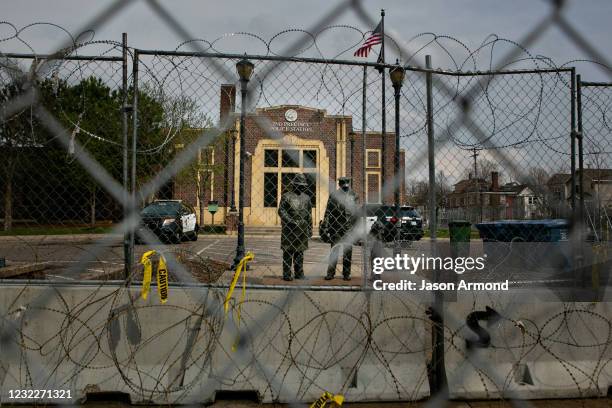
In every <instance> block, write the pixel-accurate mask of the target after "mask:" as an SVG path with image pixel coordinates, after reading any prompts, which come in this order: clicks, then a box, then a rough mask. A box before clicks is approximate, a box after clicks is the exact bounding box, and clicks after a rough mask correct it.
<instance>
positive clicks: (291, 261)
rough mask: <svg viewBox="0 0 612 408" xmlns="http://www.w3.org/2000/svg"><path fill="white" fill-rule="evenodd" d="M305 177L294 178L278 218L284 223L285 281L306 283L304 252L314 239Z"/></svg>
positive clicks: (280, 206) (282, 241)
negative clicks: (293, 274) (298, 280)
mask: <svg viewBox="0 0 612 408" xmlns="http://www.w3.org/2000/svg"><path fill="white" fill-rule="evenodd" d="M307 189H308V183H307V181H306V177H305V176H304V174H301V173H298V174H296V175H295V176H294V178H293V180H292V182H291V184H290V186H289V188H288V191H286V192H285V193H283V195H282V196H281V200H280V204H279V206H278V215H279V216H280V219H281V249H282V250H283V279H284V280H286V281H291V280H293V277H292V276H291V267H292V266H293V269H294V271H295V279H304V251H305V250H307V249H308V239H309V238H311V237H312V203H311V197H310V195H309V194H308V191H307Z"/></svg>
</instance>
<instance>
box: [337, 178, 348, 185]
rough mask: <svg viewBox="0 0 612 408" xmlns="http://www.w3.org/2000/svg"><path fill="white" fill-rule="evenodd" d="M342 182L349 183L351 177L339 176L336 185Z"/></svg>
mask: <svg viewBox="0 0 612 408" xmlns="http://www.w3.org/2000/svg"><path fill="white" fill-rule="evenodd" d="M342 184H351V178H350V177H340V178H339V179H338V185H342Z"/></svg>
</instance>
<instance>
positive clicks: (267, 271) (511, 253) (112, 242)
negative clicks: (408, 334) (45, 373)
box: [0, 235, 612, 285]
mask: <svg viewBox="0 0 612 408" xmlns="http://www.w3.org/2000/svg"><path fill="white" fill-rule="evenodd" d="M245 242H246V249H247V250H248V251H252V252H253V253H254V254H255V260H254V261H253V262H252V268H251V270H250V272H249V277H251V278H253V279H259V282H260V283H275V284H279V283H283V281H281V280H280V277H281V276H282V261H281V256H282V252H281V250H280V237H278V236H247V237H246V238H245ZM523 245H524V247H522V248H520V247H517V246H515V247H514V248H507V247H504V245H503V244H502V245H501V246H500V248H498V249H496V250H495V251H496V252H497V254H495V258H496V260H493V257H490V258H488V260H487V267H486V269H485V270H483V271H481V272H470V273H469V274H468V273H465V274H464V275H462V276H461V278H462V279H466V280H470V281H474V282H477V281H504V280H505V279H509V280H510V281H511V282H512V281H515V282H522V284H523V285H529V284H530V283H531V282H534V281H535V282H545V281H554V280H556V279H562V278H567V274H568V271H567V262H566V264H563V262H561V263H557V264H551V265H548V266H547V267H543V268H542V269H541V270H539V271H537V272H536V269H537V268H538V267H539V266H538V264H542V265H543V264H545V263H546V262H544V261H546V257H547V253H548V252H549V250H550V249H551V248H549V247H546V246H544V247H542V248H536V250H533V249H532V247H533V245H534V243H524V244H523ZM163 248H164V249H166V250H171V251H185V252H187V253H188V254H189V255H190V256H200V257H203V258H207V257H209V258H212V259H215V260H218V261H223V262H226V263H228V264H231V263H232V260H233V258H234V254H235V250H236V237H235V236H227V235H200V237H199V239H198V241H196V242H183V243H181V244H176V245H165V246H163ZM148 249H150V246H148V245H137V246H136V258H137V259H140V256H141V255H142V253H143V252H144V251H146V250H148ZM329 249H330V247H329V245H328V244H324V243H322V242H319V241H316V240H311V241H310V244H309V249H308V250H307V251H306V253H305V257H304V258H305V262H304V263H305V265H304V269H305V274H306V276H307V278H308V279H309V281H307V282H296V283H304V284H321V283H324V282H323V281H322V279H321V278H322V277H323V276H324V275H325V271H326V264H327V257H328V255H329ZM525 250H531V252H530V256H531V257H532V258H535V259H531V261H532V262H531V263H532V264H533V265H536V267H534V268H525V267H508V268H500V267H499V264H498V262H499V259H500V257H501V258H503V259H504V261H513V260H515V259H517V258H521V257H525V253H524V251H525ZM436 252H437V254H438V255H440V256H443V257H444V256H448V255H449V254H450V247H449V241H448V240H444V239H441V240H439V242H438V246H437V249H436ZM484 252H485V248H484V247H483V243H482V241H480V240H473V241H472V242H471V244H470V254H469V255H470V256H472V257H480V256H483V255H484ZM487 252H491V250H490V248H487ZM403 253H406V254H407V255H409V256H412V257H419V256H421V255H425V256H428V255H430V254H431V246H430V241H429V240H427V239H424V240H421V241H418V242H415V243H413V245H412V247H410V248H406V249H404V250H403ZM611 253H612V251H611ZM385 255H386V256H392V255H393V250H392V249H390V248H387V249H386V253H385ZM487 255H489V254H487ZM0 257H5V258H6V260H7V262H8V263H9V264H10V263H15V262H28V263H31V262H54V263H56V265H58V266H60V267H58V268H56V269H54V270H51V271H48V272H47V277H48V278H51V279H65V280H66V279H80V278H81V277H82V276H83V274H88V275H96V274H102V273H105V272H109V271H111V270H117V269H119V268H121V267H122V265H123V246H122V239H121V237H120V236H112V235H68V236H45V237H31V236H30V237H28V236H25V237H0ZM533 261H535V262H533ZM510 263H511V262H510ZM549 263H550V262H549ZM362 271H363V252H362V247H361V246H354V248H353V267H352V276H353V277H354V278H355V279H353V281H351V282H346V283H345V282H343V281H342V280H341V279H336V280H334V281H332V282H328V283H332V284H352V285H356V284H357V285H359V284H361V282H360V279H361V277H362ZM337 275H338V276H340V265H339V268H338V274H337ZM417 275H420V273H417ZM424 275H425V276H427V277H429V276H428V275H427V274H424ZM402 278H404V276H402ZM413 278H414V277H413ZM604 278H605V277H604ZM313 280H314V281H313ZM319 280H320V281H321V282H319ZM607 284H608V285H610V284H612V283H611V282H610V279H609V277H608V279H607Z"/></svg>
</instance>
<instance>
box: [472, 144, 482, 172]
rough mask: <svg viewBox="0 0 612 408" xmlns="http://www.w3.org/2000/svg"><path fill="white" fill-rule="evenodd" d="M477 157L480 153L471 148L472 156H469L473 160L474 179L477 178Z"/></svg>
mask: <svg viewBox="0 0 612 408" xmlns="http://www.w3.org/2000/svg"><path fill="white" fill-rule="evenodd" d="M479 155H480V153H478V149H477V148H476V147H472V154H471V155H470V156H471V157H473V158H474V178H478V164H477V162H476V159H477V158H478V156H479Z"/></svg>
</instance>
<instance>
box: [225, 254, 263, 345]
mask: <svg viewBox="0 0 612 408" xmlns="http://www.w3.org/2000/svg"><path fill="white" fill-rule="evenodd" d="M253 258H255V255H254V254H253V253H252V252H247V253H246V255H245V256H244V258H242V259H241V260H240V262H238V265H237V266H236V272H234V277H233V278H232V283H231V284H230V287H229V290H228V291H227V295H225V301H224V302H223V309H224V310H225V315H226V317H227V313H228V312H229V302H230V300H231V298H232V295H233V294H234V289H235V288H236V284H237V283H238V279H239V278H240V274H242V297H241V299H240V302H239V303H238V307H237V308H236V325H237V326H240V309H241V306H242V303H244V299H245V297H246V269H247V268H246V267H247V262H249V261H252V260H253ZM237 344H238V339H236V341H235V342H234V344H233V345H232V351H236V347H237Z"/></svg>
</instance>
